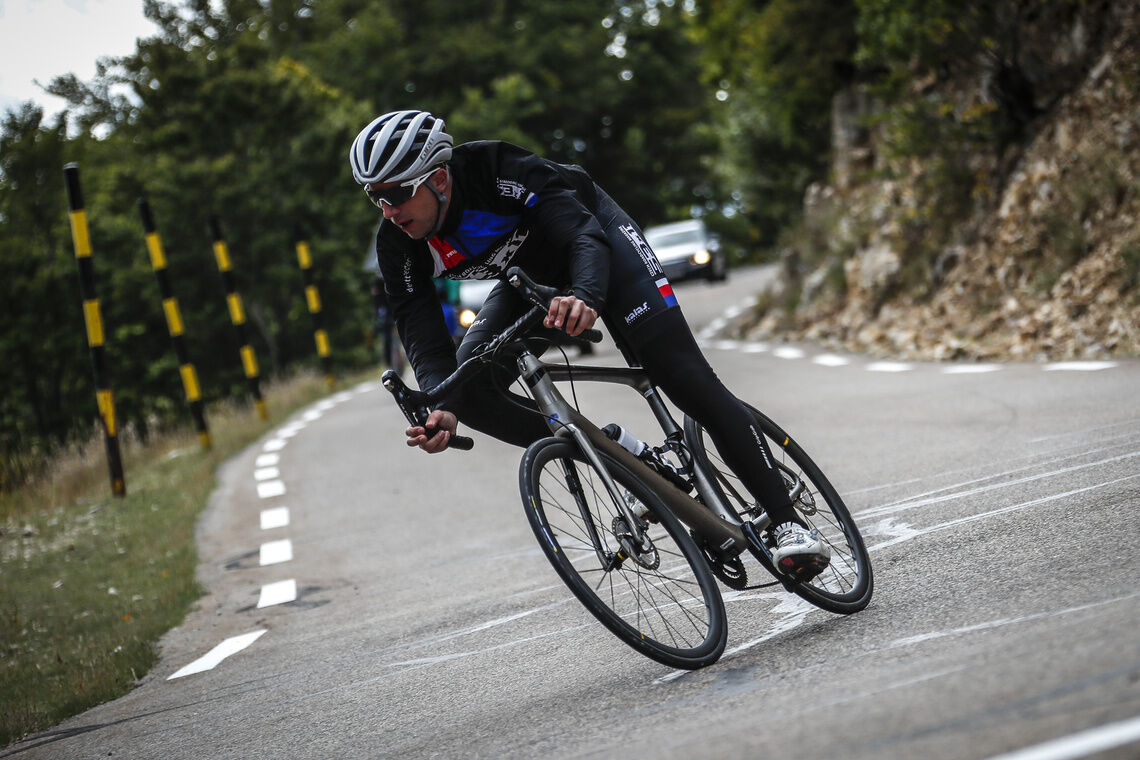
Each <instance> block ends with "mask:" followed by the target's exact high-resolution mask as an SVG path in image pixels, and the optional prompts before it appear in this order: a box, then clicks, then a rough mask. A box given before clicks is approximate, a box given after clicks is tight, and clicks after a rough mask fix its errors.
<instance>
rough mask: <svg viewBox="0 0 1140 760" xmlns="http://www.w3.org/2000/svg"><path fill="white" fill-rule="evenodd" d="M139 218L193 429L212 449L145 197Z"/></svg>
mask: <svg viewBox="0 0 1140 760" xmlns="http://www.w3.org/2000/svg"><path fill="white" fill-rule="evenodd" d="M138 205H139V216H140V217H142V225H143V232H144V233H145V234H146V249H147V252H148V253H149V254H150V263H151V266H152V267H153V268H154V276H155V277H156V278H157V279H158V291H159V294H160V295H161V296H162V313H163V314H164V315H165V316H166V327H167V329H168V330H169V331H170V340H171V342H172V343H173V344H174V355H175V356H176V357H178V372H179V374H180V375H181V376H182V388H183V390H185V391H186V401H187V402H188V403H189V404H190V414H191V416H192V417H193V418H194V427H195V428H196V429H197V431H198V442H199V443H200V444H202V448H203V449H209V448H210V430H209V428H208V427H207V426H206V415H205V413H204V412H203V409H202V390H201V387H200V386H199V385H198V373H197V371H196V370H195V369H194V364H193V363H192V362H191V361H190V359H189V358H188V355H187V351H186V340H185V338H184V337H183V335H182V332H183V324H182V313H181V311H180V310H179V309H178V299H177V298H175V297H174V292H173V289H172V288H171V286H170V277H169V275H168V274H167V271H166V252H165V251H164V250H163V248H162V239H161V238H160V237H159V235H158V230H157V229H156V228H155V226H154V217H153V216H152V215H151V213H150V204H149V203H147V202H146V198H139V203H138Z"/></svg>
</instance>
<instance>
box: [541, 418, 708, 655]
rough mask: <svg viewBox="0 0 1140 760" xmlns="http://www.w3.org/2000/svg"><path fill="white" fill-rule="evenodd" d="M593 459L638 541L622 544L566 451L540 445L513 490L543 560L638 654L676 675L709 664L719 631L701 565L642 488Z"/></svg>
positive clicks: (575, 453)
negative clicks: (630, 516) (632, 522)
mask: <svg viewBox="0 0 1140 760" xmlns="http://www.w3.org/2000/svg"><path fill="white" fill-rule="evenodd" d="M599 454H600V456H601V460H602V462H603V464H604V466H605V467H606V469H607V471H608V472H609V474H610V477H612V478H613V480H614V482H615V483H616V484H617V486H618V490H619V492H620V493H621V496H622V498H623V499H624V500H625V502H626V503H627V504H628V505H629V506H630V509H631V511H632V512H633V513H634V514H635V515H638V518H637V519H638V520H639V522H640V523H641V527H643V528H644V529H645V530H646V536H647V540H646V541H644V542H643V543H642V544H641V545H640V546H639V545H637V544H636V542H635V541H634V540H633V539H632V538H631V531H630V528H629V526H628V525H627V523H626V518H625V517H624V516H623V513H622V511H621V510H619V509H618V508H617V506H616V505H615V504H614V501H613V498H612V497H611V495H610V493H609V491H607V490H606V487H605V485H604V483H603V481H602V478H601V476H600V475H599V474H598V472H597V471H596V470H595V469H594V468H593V467H592V466H591V465H590V464H588V463H586V462H585V461H584V458H583V456H582V454H581V451H580V450H579V448H578V446H577V444H576V443H574V442H573V441H570V440H566V439H564V438H544V439H542V440H540V441H536V442H535V443H533V444H531V445H530V447H529V448H527V450H526V453H525V454H524V455H523V460H522V464H521V466H520V470H519V487H520V489H521V491H522V497H523V504H524V506H525V507H526V513H527V518H528V519H529V520H530V525H531V528H532V529H533V530H534V535H535V536H536V537H537V538H538V542H539V544H541V546H542V549H543V551H544V552H545V553H546V557H547V559H549V560H550V563H551V564H552V565H553V566H554V569H555V570H556V571H557V572H558V575H559V576H561V578H562V580H563V581H564V582H565V583H566V585H567V586H569V587H570V590H571V591H572V592H574V595H575V596H577V597H578V600H579V601H581V602H582V604H583V605H585V607H586V609H588V610H589V611H590V612H591V613H592V614H593V615H594V617H596V618H597V619H598V620H599V621H601V623H602V624H603V625H605V626H606V627H607V628H609V629H610V631H612V632H613V633H614V634H616V635H617V636H618V638H620V639H621V640H622V641H624V642H625V643H627V644H629V645H630V646H631V647H633V648H634V649H635V650H637V651H638V652H641V653H642V654H644V655H645V656H647V657H650V658H652V659H654V660H657V661H658V662H661V663H663V664H665V665H669V666H671V667H676V668H687V669H693V668H699V667H703V666H705V665H710V664H712V663H714V662H716V661H717V659H719V658H720V655H721V653H722V652H723V651H724V646H725V642H726V640H727V638H728V624H727V621H726V618H725V612H724V602H723V600H722V599H721V596H720V590H719V588H718V587H717V584H716V580H715V579H714V578H713V575H712V573H711V571H710V570H709V567H708V564H707V563H706V562H705V559H704V556H703V555H702V554H701V551H700V549H698V548H697V545H696V544H695V543H694V542H693V539H692V538H691V537H690V536H689V534H688V532H687V531H686V530H685V528H684V527H683V526H682V525H681V523H680V522H678V520H677V518H676V517H674V516H673V514H672V513H671V512H669V510H668V509H667V508H666V507H665V505H664V504H663V503H662V502H661V499H660V498H659V497H658V496H657V495H656V494H655V493H654V492H653V490H652V489H651V488H650V487H649V486H648V485H646V484H645V483H644V482H643V481H642V480H641V479H640V478H638V477H637V475H636V474H634V473H633V472H631V471H629V470H628V469H626V468H625V467H624V466H623V465H622V464H621V463H619V462H618V461H617V460H615V459H613V458H611V457H609V456H608V455H606V454H605V453H604V452H599Z"/></svg>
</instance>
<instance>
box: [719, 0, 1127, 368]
mask: <svg viewBox="0 0 1140 760" xmlns="http://www.w3.org/2000/svg"><path fill="white" fill-rule="evenodd" d="M1028 5H1033V4H1028ZM1069 8H1070V9H1071V12H1068V13H1064V14H1060V15H1057V14H1053V15H1050V16H1048V17H1043V16H1037V17H1027V18H1026V19H1024V20H1023V23H1022V27H1023V32H1022V34H1023V37H1022V39H1021V40H1020V44H1019V45H1018V46H1017V49H1016V55H1015V56H1013V57H1012V58H1011V57H1009V56H1006V57H1005V58H1000V57H994V58H993V59H991V60H980V61H979V62H978V63H977V64H976V65H971V66H967V67H963V68H960V69H959V70H958V71H957V72H955V73H954V74H953V75H950V76H943V77H941V78H940V80H939V81H931V80H932V79H934V78H933V77H931V78H928V79H927V81H921V80H920V81H916V82H914V84H913V93H912V95H913V97H914V98H915V99H916V101H919V102H922V103H924V104H926V105H929V104H931V103H935V104H937V107H938V108H941V109H943V111H944V112H945V113H946V114H950V115H953V116H954V117H955V119H956V121H955V122H954V123H955V124H957V125H960V126H962V125H964V126H963V127H962V128H963V129H965V128H968V127H969V126H970V122H971V119H975V118H980V117H981V116H984V115H985V114H987V113H991V112H993V111H995V110H996V109H999V108H1000V109H1003V110H1004V111H1005V112H1007V113H1009V112H1010V111H1011V108H1010V106H1009V104H1008V103H1002V102H997V101H998V95H995V93H998V94H1000V93H1001V92H1005V93H1009V92H1011V91H1013V92H1022V93H1024V96H1023V97H1022V98H1021V100H1020V102H1019V103H1018V104H1017V107H1016V108H1014V109H1012V110H1013V111H1015V112H1017V113H1020V114H1021V115H1022V116H1023V123H1021V124H1020V125H1019V130H1018V132H1017V134H1016V138H1015V139H1010V140H1007V141H1006V142H1005V144H1002V141H1001V140H990V142H988V143H979V142H977V141H973V142H971V141H969V140H965V141H959V143H958V146H959V149H958V150H956V151H947V150H941V151H939V150H938V146H935V148H934V149H933V150H931V151H930V152H929V153H928V155H927V156H916V155H914V154H912V155H909V156H900V155H899V154H898V152H897V151H892V149H891V148H892V145H891V141H892V140H895V139H897V138H898V134H899V131H898V130H897V129H895V130H894V131H892V130H891V129H890V128H889V125H887V123H886V122H885V120H880V119H877V118H876V116H877V115H879V114H880V113H882V111H883V109H884V106H883V104H882V103H879V102H877V99H876V97H875V95H873V94H872V93H873V90H871V89H870V88H867V87H864V86H854V87H852V88H851V89H850V90H848V91H846V92H844V93H842V94H841V95H840V96H839V97H837V98H836V103H835V112H834V114H833V138H832V143H833V156H834V157H833V167H832V173H831V179H830V181H829V182H828V183H827V184H818V185H813V186H812V187H811V188H809V190H808V192H807V194H806V197H805V201H804V204H805V208H804V221H803V224H802V226H801V228H800V229H799V231H798V234H797V235H794V236H790V237H789V239H788V241H787V243H786V244H785V246H784V248H783V254H782V261H783V264H784V266H783V277H782V279H781V284H780V286H779V288H778V290H777V291H775V292H773V293H769V294H768V295H767V297H766V298H762V299H761V301H760V305H759V306H758V307H757V311H756V313H755V314H753V315H751V317H750V318H749V319H746V320H745V321H744V322H743V323H741V324H740V325H739V326H738V331H739V333H740V334H741V335H742V336H747V337H788V338H790V339H806V340H811V341H815V342H818V343H822V344H824V345H828V346H832V347H843V348H848V349H854V350H859V351H865V352H869V353H871V354H875V355H882V356H895V357H908V358H926V359H939V360H943V359H961V360H993V359H1031V358H1034V359H1046V358H1047V359H1070V358H1086V357H1106V356H1125V355H1131V356H1135V355H1138V354H1140V4H1137V3H1135V2H1132V0H1128V1H1119V2H1101V3H1073V4H1069ZM1011 72H1012V74H1015V75H1016V76H1017V77H1020V79H1019V80H1018V84H1019V85H1021V89H1020V90H1016V89H1014V88H1011V87H1009V86H1008V81H1007V86H1006V87H1004V88H995V87H994V86H993V85H994V82H995V80H996V79H997V78H999V77H1003V76H1005V77H1006V79H1007V80H1008V79H1009V77H1010V75H1011ZM963 145H965V146H968V149H965V150H963V149H961V147H962V146H963ZM963 180H965V185H962V186H963V188H964V191H963V192H961V193H958V194H956V195H955V194H953V193H947V192H946V191H945V187H946V185H945V184H940V183H953V182H958V183H959V184H960V185H961V184H962V182H963Z"/></svg>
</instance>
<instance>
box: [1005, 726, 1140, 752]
mask: <svg viewBox="0 0 1140 760" xmlns="http://www.w3.org/2000/svg"><path fill="white" fill-rule="evenodd" d="M1135 741H1140V717H1137V718H1130V719H1128V720H1122V721H1120V722H1119V723H1109V724H1108V725H1106V726H1098V727H1096V728H1090V729H1088V730H1087V731H1080V732H1078V733H1075V734H1071V735H1069V736H1064V737H1061V738H1060V739H1054V740H1053V741H1048V742H1045V743H1044V744H1038V745H1035V746H1033V747H1026V748H1025V749H1019V750H1015V751H1013V752H1007V753H1006V754H1004V755H997V756H995V757H992V758H990V760H1072V758H1077V757H1088V756H1089V755H1091V754H1093V753H1094V752H1104V751H1106V750H1110V749H1113V748H1114V747H1120V746H1122V745H1124V744H1129V743H1131V742H1135Z"/></svg>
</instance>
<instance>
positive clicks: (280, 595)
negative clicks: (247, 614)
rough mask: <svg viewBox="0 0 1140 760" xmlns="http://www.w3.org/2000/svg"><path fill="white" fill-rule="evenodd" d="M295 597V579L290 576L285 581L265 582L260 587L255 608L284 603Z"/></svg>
mask: <svg viewBox="0 0 1140 760" xmlns="http://www.w3.org/2000/svg"><path fill="white" fill-rule="evenodd" d="M296 598H297V581H295V580H293V579H292V578H290V579H289V580H287V581H278V582H276V583H267V584H265V585H264V586H262V587H261V596H260V597H259V598H258V600H257V608H258V609H261V608H262V607H272V606H273V605H275V604H285V603H286V602H292V601H294V600H295V599H296Z"/></svg>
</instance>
